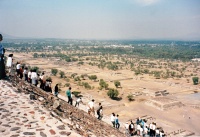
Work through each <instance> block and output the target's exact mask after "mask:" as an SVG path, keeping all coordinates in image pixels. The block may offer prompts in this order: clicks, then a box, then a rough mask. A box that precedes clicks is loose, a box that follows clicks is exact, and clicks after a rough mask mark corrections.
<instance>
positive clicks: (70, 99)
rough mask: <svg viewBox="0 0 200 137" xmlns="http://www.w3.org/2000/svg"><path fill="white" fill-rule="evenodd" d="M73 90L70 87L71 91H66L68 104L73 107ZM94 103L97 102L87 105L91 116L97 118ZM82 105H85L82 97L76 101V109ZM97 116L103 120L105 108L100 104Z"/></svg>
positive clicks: (92, 101) (90, 102)
mask: <svg viewBox="0 0 200 137" xmlns="http://www.w3.org/2000/svg"><path fill="white" fill-rule="evenodd" d="M71 89H72V88H71V87H69V89H68V90H67V91H66V96H67V98H68V103H69V104H70V105H73V98H72V94H73V93H72V92H71ZM55 91H56V87H55ZM55 95H56V96H57V94H56V93H55ZM94 102H95V100H94V99H92V100H91V101H89V102H88V104H87V112H88V114H89V115H92V116H95V109H94ZM80 103H83V101H82V98H81V97H79V98H77V99H76V103H75V107H78V106H79V104H80ZM96 114H97V119H99V120H101V119H102V118H103V106H102V105H101V103H99V106H98V108H97V110H96Z"/></svg>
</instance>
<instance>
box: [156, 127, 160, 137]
mask: <svg viewBox="0 0 200 137" xmlns="http://www.w3.org/2000/svg"><path fill="white" fill-rule="evenodd" d="M155 136H156V137H160V131H159V128H156V130H155Z"/></svg>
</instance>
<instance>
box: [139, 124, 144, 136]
mask: <svg viewBox="0 0 200 137" xmlns="http://www.w3.org/2000/svg"><path fill="white" fill-rule="evenodd" d="M143 131H144V130H143V128H142V127H141V126H140V130H139V133H140V134H139V136H141V137H142V136H143Z"/></svg>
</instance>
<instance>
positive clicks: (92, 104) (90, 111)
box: [87, 99, 95, 116]
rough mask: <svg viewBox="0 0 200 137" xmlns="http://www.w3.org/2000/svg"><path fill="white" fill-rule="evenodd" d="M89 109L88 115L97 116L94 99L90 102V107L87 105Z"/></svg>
mask: <svg viewBox="0 0 200 137" xmlns="http://www.w3.org/2000/svg"><path fill="white" fill-rule="evenodd" d="M87 108H88V114H89V115H90V114H92V116H94V115H95V111H94V99H92V100H91V101H90V102H88V105H87Z"/></svg>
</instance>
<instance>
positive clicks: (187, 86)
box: [7, 53, 200, 136]
mask: <svg viewBox="0 0 200 137" xmlns="http://www.w3.org/2000/svg"><path fill="white" fill-rule="evenodd" d="M7 54H9V53H7ZM89 58H90V57H89ZM96 58H97V59H98V58H100V57H99V56H96ZM82 60H83V62H84V64H83V65H80V64H78V62H65V61H62V60H59V59H56V58H33V53H28V54H26V53H14V62H17V61H20V62H21V64H26V65H27V66H31V67H33V66H37V67H39V70H40V71H44V72H45V76H46V77H49V76H50V77H51V78H52V80H53V82H52V88H54V86H55V84H57V83H59V85H60V86H59V88H60V89H61V93H60V94H62V95H63V96H65V91H66V90H67V89H68V87H67V86H65V84H66V83H70V86H71V87H72V91H80V92H81V95H83V97H84V98H87V99H85V100H83V102H84V103H87V102H88V101H89V100H90V99H91V98H94V99H95V101H96V105H97V103H98V102H102V104H103V107H104V118H105V119H107V120H108V119H109V117H110V114H111V113H112V112H114V113H116V114H119V120H120V122H121V123H125V122H126V121H128V120H134V121H135V119H136V118H138V117H141V118H146V119H148V122H152V121H153V122H156V124H157V126H159V127H162V128H163V129H164V131H165V132H166V133H172V132H174V131H175V132H177V131H184V132H183V134H189V133H195V135H196V136H199V135H200V126H199V121H200V117H199V115H200V86H199V85H194V84H193V81H192V76H189V75H190V73H196V76H198V77H200V72H199V70H200V66H199V65H197V66H194V65H193V64H192V63H190V62H186V63H185V62H184V63H183V62H181V61H174V62H170V63H171V64H172V65H173V64H179V66H187V71H185V72H184V75H185V76H187V77H180V78H156V77H154V76H152V75H149V74H142V75H135V73H134V72H133V71H132V70H131V69H130V67H129V66H123V67H121V69H118V70H116V71H113V70H108V69H107V68H104V69H101V68H99V67H97V66H91V65H89V64H88V63H89V62H90V61H88V60H86V59H85V58H83V59H82ZM140 60H145V59H140ZM111 61H120V60H118V59H117V58H116V57H113V58H112V59H111ZM145 61H147V60H145ZM151 62H155V64H158V62H163V63H161V64H164V63H165V61H163V60H153V61H151ZM136 65H138V64H137V63H136ZM52 68H54V69H58V71H63V72H64V73H65V76H66V77H65V78H60V75H59V72H58V74H57V75H56V76H53V75H52V74H51V69H52ZM148 69H149V70H153V69H154V70H155V69H156V70H163V71H164V67H161V68H159V67H154V68H148ZM168 69H169V68H168ZM74 73H77V76H81V75H96V76H97V80H96V81H93V80H90V79H88V78H85V79H84V80H83V79H81V81H84V82H88V83H89V84H90V85H91V87H92V89H85V88H84V87H83V86H80V85H78V82H77V81H74V79H73V78H71V74H74ZM100 79H103V80H105V81H106V83H108V84H109V87H111V88H115V85H114V81H116V80H117V81H119V82H120V83H121V86H120V87H119V88H117V90H118V91H119V96H118V100H112V99H110V98H109V97H108V96H107V90H104V89H103V90H100V89H99V81H98V80H100ZM158 91H159V92H160V91H167V94H166V95H161V96H160V95H158V96H156V92H158ZM128 95H133V97H134V100H133V101H129V100H128V98H127V96H128ZM154 101H156V102H158V105H155V104H154V103H152V102H154ZM173 102H176V103H174V104H173ZM170 103H171V104H170ZM159 104H161V105H162V104H164V105H165V104H166V108H162V106H159ZM107 122H109V121H107ZM121 126H122V127H124V125H123V124H121ZM179 135H181V134H179Z"/></svg>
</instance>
